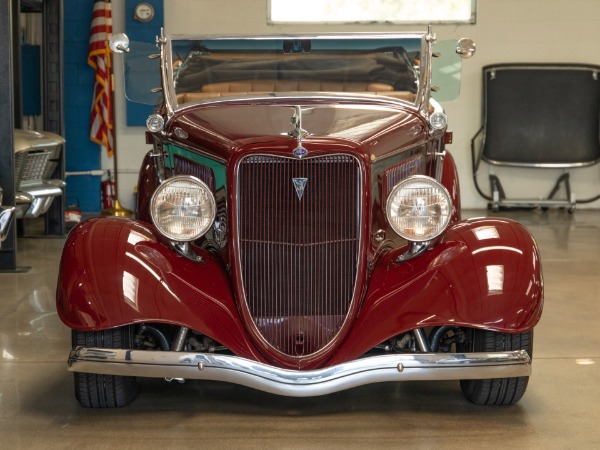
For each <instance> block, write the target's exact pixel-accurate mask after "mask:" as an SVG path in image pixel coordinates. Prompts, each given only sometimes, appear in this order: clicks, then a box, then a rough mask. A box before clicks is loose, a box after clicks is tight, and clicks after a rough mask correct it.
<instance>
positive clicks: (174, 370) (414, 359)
mask: <svg viewBox="0 0 600 450" xmlns="http://www.w3.org/2000/svg"><path fill="white" fill-rule="evenodd" d="M68 365H69V371H71V372H86V373H97V374H105V375H123V376H134V377H151V378H167V379H181V378H187V379H194V380H212V381H225V382H229V383H234V384H239V385H242V386H247V387H250V388H253V389H258V390H261V391H264V392H270V393H271V394H277V395H283V396H288V397H313V396H318V395H326V394H331V393H333V392H338V391H342V390H345V389H351V388H354V387H358V386H363V385H366V384H371V383H380V382H384V381H409V380H411V381H412V380H464V379H484V378H510V377H526V376H529V375H530V374H531V358H530V357H529V355H528V354H527V352H526V351H524V350H518V351H508V352H494V353H422V354H395V355H382V356H372V357H367V358H362V359H357V360H354V361H350V362H347V363H343V364H338V365H336V366H331V367H325V368H322V369H316V370H304V371H303V370H289V369H280V368H277V367H273V366H270V365H268V364H264V363H260V362H256V361H251V360H248V359H244V358H239V357H237V356H229V355H218V354H214V353H187V352H171V351H169V352H164V351H144V350H117V349H107V348H86V347H76V348H75V349H74V350H73V351H72V352H71V354H70V356H69V361H68Z"/></svg>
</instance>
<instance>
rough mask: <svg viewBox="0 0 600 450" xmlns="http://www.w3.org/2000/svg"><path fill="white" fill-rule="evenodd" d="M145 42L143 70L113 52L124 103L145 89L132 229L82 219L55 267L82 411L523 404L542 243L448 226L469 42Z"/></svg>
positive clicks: (132, 48)
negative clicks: (447, 399) (191, 382)
mask: <svg viewBox="0 0 600 450" xmlns="http://www.w3.org/2000/svg"><path fill="white" fill-rule="evenodd" d="M157 43H158V53H160V55H153V56H151V58H150V59H148V58H147V55H148V53H152V52H153V53H157V49H156V45H154V46H150V47H148V45H147V44H139V43H134V42H128V40H127V39H126V37H125V36H122V35H116V36H115V37H114V39H113V43H112V44H113V48H114V49H115V50H116V51H120V52H127V54H126V62H125V64H124V66H125V71H126V76H127V84H128V86H127V90H128V96H129V97H130V98H132V99H136V98H137V97H140V99H141V97H144V98H147V97H148V94H149V95H160V98H159V100H158V104H157V106H156V109H155V112H154V113H153V114H152V115H151V116H150V117H149V118H148V120H147V127H148V131H147V132H146V139H147V142H148V143H150V144H152V146H153V147H152V150H151V151H150V152H149V153H148V154H147V155H146V157H145V159H144V161H143V163H142V167H141V171H140V177H139V198H138V205H137V218H136V219H135V220H131V219H123V218H111V217H102V218H95V219H91V220H88V221H86V222H83V223H81V224H79V225H78V226H77V227H75V228H74V229H73V231H72V232H71V233H70V235H69V236H68V239H67V242H66V245H65V247H64V252H63V255H62V260H61V266H60V277H59V280H58V290H57V307H58V313H59V315H60V318H61V319H62V321H63V322H64V323H65V324H66V325H67V326H68V327H70V328H71V329H72V330H73V332H72V333H73V349H72V351H71V354H70V356H69V360H68V368H69V370H70V371H72V372H74V376H75V395H76V397H77V399H78V401H79V402H80V403H81V404H82V405H83V406H87V407H115V406H122V405H125V404H127V403H129V402H130V401H131V400H132V399H133V398H134V397H135V396H136V393H137V391H136V377H159V378H166V379H167V380H172V379H178V380H181V379H196V380H220V381H227V382H231V383H236V384H240V385H244V386H248V387H251V388H255V389H260V390H263V391H266V392H270V393H273V394H279V395H285V396H318V395H325V394H329V393H332V392H336V391H340V390H344V389H349V388H353V387H356V386H360V385H365V384H369V383H376V382H384V381H387V382H391V381H403V380H460V386H461V389H462V391H463V392H464V394H465V396H466V397H467V398H468V399H469V400H471V401H472V402H475V403H479V404H512V403H515V402H517V401H518V400H519V399H520V398H521V397H522V395H523V394H524V392H525V389H526V386H527V382H528V378H529V375H530V373H531V352H532V346H533V328H534V326H535V325H536V324H537V322H538V321H539V319H540V316H541V312H542V303H543V283H542V275H541V267H540V259H539V255H538V250H537V248H536V244H535V242H534V240H533V239H532V237H531V235H530V234H529V232H528V231H527V230H526V229H525V228H524V227H523V226H521V225H520V224H519V223H516V222H514V221H510V220H507V219H503V218H479V219H470V220H462V219H461V209H460V193H459V183H458V178H457V171H456V167H455V164H454V160H453V158H452V155H451V154H450V153H449V152H448V151H447V150H446V144H448V143H449V142H450V141H451V136H452V135H451V133H450V132H448V131H447V125H446V123H447V118H446V116H445V114H444V111H443V108H442V107H441V106H440V103H439V101H442V100H445V99H447V98H450V97H452V96H454V95H456V93H457V92H458V83H459V78H460V76H459V75H460V61H461V56H468V55H469V54H471V53H472V51H473V49H474V47H473V45H472V43H471V42H469V41H460V42H459V43H457V42H456V41H455V42H436V39H435V36H434V35H433V33H432V32H431V30H428V31H425V32H420V33H396V34H375V35H364V34H348V35H344V34H342V35H324V36H276V37H269V36H260V37H234V38H217V37H208V38H201V37H198V38H196V37H193V38H190V37H188V36H186V37H178V36H162V37H160V38H159V39H158V40H157ZM140 54H141V55H143V57H142V58H140V57H139V56H138V55H140ZM159 56H160V57H159ZM152 64H156V67H155V71H156V74H158V75H160V79H154V78H153V76H152V75H149V72H148V69H149V66H150V65H152ZM444 77H445V78H444ZM152 83H160V86H161V89H159V90H160V91H161V92H160V93H159V94H152V92H150V88H152V87H156V85H154V86H153V84H152ZM156 91H157V90H156V89H154V90H153V92H156Z"/></svg>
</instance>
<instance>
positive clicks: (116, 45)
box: [108, 33, 129, 53]
mask: <svg viewBox="0 0 600 450" xmlns="http://www.w3.org/2000/svg"><path fill="white" fill-rule="evenodd" d="M108 46H109V47H110V49H111V50H112V51H113V52H114V53H128V52H129V38H128V37H127V35H126V34H125V33H117V34H111V36H110V37H109V38H108Z"/></svg>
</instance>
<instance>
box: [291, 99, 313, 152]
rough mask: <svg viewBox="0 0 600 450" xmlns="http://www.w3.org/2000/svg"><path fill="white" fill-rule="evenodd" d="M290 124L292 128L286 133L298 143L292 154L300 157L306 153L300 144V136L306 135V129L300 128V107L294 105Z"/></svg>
mask: <svg viewBox="0 0 600 450" xmlns="http://www.w3.org/2000/svg"><path fill="white" fill-rule="evenodd" d="M290 122H291V124H292V125H293V126H294V129H293V130H291V131H290V132H289V133H288V135H289V136H290V137H291V138H294V139H296V142H297V143H298V145H297V146H296V148H295V149H294V150H293V151H292V155H294V156H295V157H296V158H298V159H302V158H303V157H305V156H306V155H307V154H308V150H306V149H305V148H304V147H303V146H302V138H303V137H305V136H308V131H306V130H304V129H302V109H301V108H300V107H299V106H295V107H294V114H293V115H292V117H291V118H290Z"/></svg>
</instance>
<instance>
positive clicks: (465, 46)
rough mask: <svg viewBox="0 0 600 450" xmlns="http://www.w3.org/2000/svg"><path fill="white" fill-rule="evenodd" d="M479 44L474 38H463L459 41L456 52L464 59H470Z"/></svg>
mask: <svg viewBox="0 0 600 450" xmlns="http://www.w3.org/2000/svg"><path fill="white" fill-rule="evenodd" d="M476 49H477V46H476V45H475V42H474V41H473V39H469V38H462V39H460V40H459V41H458V45H457V46H456V53H458V54H459V55H460V57H461V58H463V59H468V58H470V57H471V56H473V55H474V54H475V50H476Z"/></svg>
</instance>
